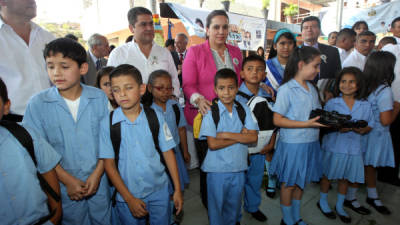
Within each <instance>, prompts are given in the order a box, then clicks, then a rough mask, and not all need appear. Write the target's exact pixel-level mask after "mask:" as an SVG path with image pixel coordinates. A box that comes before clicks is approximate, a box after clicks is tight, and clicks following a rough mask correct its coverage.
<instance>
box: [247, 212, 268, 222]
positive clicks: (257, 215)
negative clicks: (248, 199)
mask: <svg viewBox="0 0 400 225" xmlns="http://www.w3.org/2000/svg"><path fill="white" fill-rule="evenodd" d="M250 214H251V216H252V217H253V218H254V219H256V220H258V221H260V222H265V221H267V219H268V218H267V217H266V216H265V215H264V213H262V212H261V211H260V210H257V212H253V213H250Z"/></svg>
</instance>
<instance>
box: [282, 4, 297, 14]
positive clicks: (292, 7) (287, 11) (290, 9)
mask: <svg viewBox="0 0 400 225" xmlns="http://www.w3.org/2000/svg"><path fill="white" fill-rule="evenodd" d="M297 13H299V6H298V5H295V4H289V5H288V6H286V7H285V8H284V9H283V15H285V16H294V15H296V14H297Z"/></svg>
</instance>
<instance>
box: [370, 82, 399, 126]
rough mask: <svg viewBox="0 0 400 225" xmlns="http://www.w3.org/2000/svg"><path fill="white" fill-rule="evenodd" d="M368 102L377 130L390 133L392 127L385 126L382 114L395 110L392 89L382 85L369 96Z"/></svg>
mask: <svg viewBox="0 0 400 225" xmlns="http://www.w3.org/2000/svg"><path fill="white" fill-rule="evenodd" d="M368 102H369V103H371V106H372V113H373V116H374V121H375V127H374V129H375V130H379V131H382V132H383V131H384V132H389V128H390V126H383V125H382V123H381V119H380V113H381V112H386V111H390V110H393V92H392V89H391V88H390V87H387V86H384V85H380V86H379V87H378V88H377V89H376V90H375V91H374V92H372V93H371V94H370V95H369V96H368Z"/></svg>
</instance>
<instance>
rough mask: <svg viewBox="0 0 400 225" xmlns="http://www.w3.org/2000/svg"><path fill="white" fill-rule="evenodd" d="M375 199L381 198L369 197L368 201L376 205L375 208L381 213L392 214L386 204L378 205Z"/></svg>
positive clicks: (371, 204)
mask: <svg viewBox="0 0 400 225" xmlns="http://www.w3.org/2000/svg"><path fill="white" fill-rule="evenodd" d="M375 200H379V199H373V198H367V203H368V204H369V205H370V206H372V207H374V209H375V210H376V211H378V212H379V213H381V214H383V215H390V214H391V212H390V210H389V209H388V208H387V207H386V206H383V205H376V204H375Z"/></svg>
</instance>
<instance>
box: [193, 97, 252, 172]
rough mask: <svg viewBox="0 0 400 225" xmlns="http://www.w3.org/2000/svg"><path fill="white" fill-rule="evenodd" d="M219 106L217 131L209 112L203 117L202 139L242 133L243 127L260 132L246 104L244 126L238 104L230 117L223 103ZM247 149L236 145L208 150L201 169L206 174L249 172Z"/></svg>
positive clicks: (219, 103)
mask: <svg viewBox="0 0 400 225" xmlns="http://www.w3.org/2000/svg"><path fill="white" fill-rule="evenodd" d="M217 104H218V108H219V117H220V119H219V123H218V128H217V129H216V127H215V123H214V120H213V118H212V113H211V111H208V113H207V114H206V115H205V116H204V117H203V121H202V123H201V128H200V134H199V136H200V139H207V136H209V137H214V138H215V137H216V136H217V133H219V132H232V133H240V132H241V131H242V129H243V127H246V129H248V130H258V125H257V121H256V119H255V118H254V117H253V116H252V114H251V112H250V109H249V108H248V107H247V106H246V105H245V104H242V106H243V108H244V110H245V112H246V118H245V123H244V126H243V124H242V122H241V121H240V119H239V115H238V113H237V110H236V103H234V107H233V109H232V116H230V114H229V111H228V110H227V109H226V107H225V105H224V104H223V103H221V101H218V103H217ZM239 104H241V103H239ZM247 148H248V146H247V145H244V144H241V143H236V144H233V145H230V146H228V147H225V148H222V149H218V150H211V149H208V152H207V155H206V157H205V159H204V162H203V165H202V167H201V169H202V170H203V171H205V172H220V173H224V172H241V171H244V170H247V154H248V150H247Z"/></svg>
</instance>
